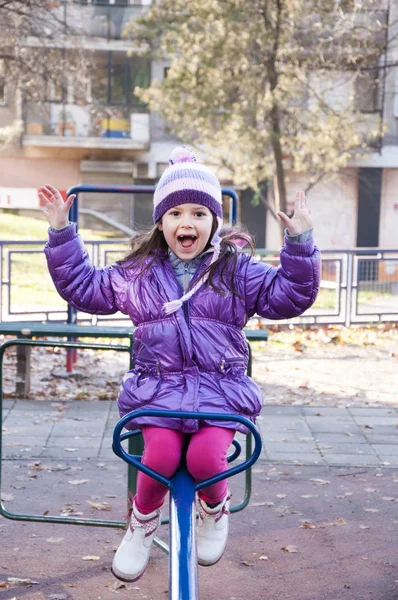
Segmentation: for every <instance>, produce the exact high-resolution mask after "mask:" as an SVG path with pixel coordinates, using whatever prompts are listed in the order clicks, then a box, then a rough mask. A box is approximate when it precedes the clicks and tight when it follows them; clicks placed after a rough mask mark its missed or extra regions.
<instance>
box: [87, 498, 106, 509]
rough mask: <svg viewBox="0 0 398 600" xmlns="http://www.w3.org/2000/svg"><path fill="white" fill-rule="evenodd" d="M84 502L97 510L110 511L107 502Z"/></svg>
mask: <svg viewBox="0 0 398 600" xmlns="http://www.w3.org/2000/svg"><path fill="white" fill-rule="evenodd" d="M86 502H87V504H89V505H90V506H92V507H93V508H95V509H97V510H111V505H110V504H108V503H107V502H91V501H90V500H86Z"/></svg>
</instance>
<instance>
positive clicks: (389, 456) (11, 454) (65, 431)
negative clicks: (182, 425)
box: [3, 400, 398, 466]
mask: <svg viewBox="0 0 398 600" xmlns="http://www.w3.org/2000/svg"><path fill="white" fill-rule="evenodd" d="M3 413H4V414H3V436H4V444H3V446H4V448H3V457H4V458H28V457H29V458H40V459H45V458H52V459H66V458H73V457H74V455H76V456H79V457H80V458H89V459H99V460H102V459H107V460H114V461H118V460H119V459H117V458H116V457H115V456H114V455H113V453H112V450H111V437H112V432H113V428H114V426H115V424H116V422H117V419H118V413H117V409H116V405H115V403H114V402H111V401H103V402H84V401H80V402H52V403H49V402H44V401H38V400H6V401H5V402H4V408H3ZM258 426H259V428H260V431H261V433H262V437H263V444H264V449H263V456H262V458H263V459H265V460H266V461H279V462H281V461H282V462H288V463H291V462H296V463H300V464H310V465H317V464H319V465H321V464H325V465H336V466H338V465H344V466H362V465H366V466H382V465H385V466H389V465H391V466H394V465H397V466H398V408H394V407H393V408H331V407H325V408H320V407H306V406H264V408H263V410H262V414H261V417H260V418H259V419H258Z"/></svg>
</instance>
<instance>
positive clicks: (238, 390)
mask: <svg viewBox="0 0 398 600" xmlns="http://www.w3.org/2000/svg"><path fill="white" fill-rule="evenodd" d="M218 385H219V388H220V391H221V393H222V395H223V397H224V399H225V402H226V404H227V406H228V407H229V408H230V409H231V412H232V413H234V414H238V415H242V416H243V417H246V416H247V417H255V416H257V415H258V414H259V413H260V411H261V407H262V404H263V400H262V395H261V391H260V389H259V387H258V386H257V384H256V383H255V382H254V381H253V380H252V379H250V377H247V376H246V375H244V374H242V375H238V376H236V375H234V376H232V375H229V374H227V375H224V376H223V377H220V378H219V380H218Z"/></svg>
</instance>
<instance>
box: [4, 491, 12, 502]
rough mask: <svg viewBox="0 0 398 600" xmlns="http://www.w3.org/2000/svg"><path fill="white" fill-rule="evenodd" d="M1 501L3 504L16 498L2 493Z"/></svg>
mask: <svg viewBox="0 0 398 600" xmlns="http://www.w3.org/2000/svg"><path fill="white" fill-rule="evenodd" d="M1 499H2V501H3V502H11V500H15V496H14V495H13V494H5V493H4V492H2V494H1Z"/></svg>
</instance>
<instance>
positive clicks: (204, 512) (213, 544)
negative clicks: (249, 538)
mask: <svg viewBox="0 0 398 600" xmlns="http://www.w3.org/2000/svg"><path fill="white" fill-rule="evenodd" d="M230 498H231V494H230V493H229V492H228V493H227V495H226V496H225V498H224V500H222V501H221V502H220V503H219V504H217V506H215V507H214V508H210V507H209V506H208V505H207V504H206V502H205V501H204V500H201V499H199V527H198V563H199V564H200V565H203V566H205V567H209V566H210V565H214V564H215V563H216V562H218V561H219V560H220V558H221V557H222V555H223V553H224V550H225V546H226V545H227V539H228V515H229V500H230Z"/></svg>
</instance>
